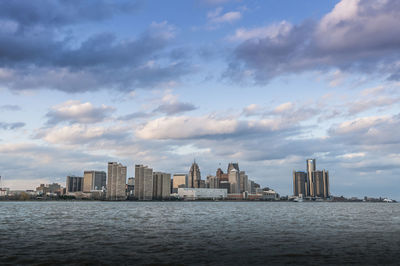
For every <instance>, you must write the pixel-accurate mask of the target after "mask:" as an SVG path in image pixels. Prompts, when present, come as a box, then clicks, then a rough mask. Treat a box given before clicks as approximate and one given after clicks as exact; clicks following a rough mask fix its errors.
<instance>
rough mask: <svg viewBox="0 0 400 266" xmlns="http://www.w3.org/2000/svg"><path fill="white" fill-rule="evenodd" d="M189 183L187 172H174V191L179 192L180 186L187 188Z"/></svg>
mask: <svg viewBox="0 0 400 266" xmlns="http://www.w3.org/2000/svg"><path fill="white" fill-rule="evenodd" d="M187 184H188V175H187V174H174V176H173V180H172V193H178V188H185V187H187Z"/></svg>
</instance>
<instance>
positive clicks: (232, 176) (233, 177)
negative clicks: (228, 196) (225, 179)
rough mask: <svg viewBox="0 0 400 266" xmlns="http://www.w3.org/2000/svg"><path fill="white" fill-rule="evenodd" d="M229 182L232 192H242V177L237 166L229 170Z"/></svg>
mask: <svg viewBox="0 0 400 266" xmlns="http://www.w3.org/2000/svg"><path fill="white" fill-rule="evenodd" d="M229 184H230V187H231V189H230V193H233V194H236V193H240V177H239V172H238V170H236V169H235V168H232V169H231V171H230V172H229Z"/></svg>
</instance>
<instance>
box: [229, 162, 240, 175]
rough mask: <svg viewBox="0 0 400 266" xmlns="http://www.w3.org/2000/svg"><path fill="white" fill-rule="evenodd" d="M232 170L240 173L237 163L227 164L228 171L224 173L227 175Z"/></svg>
mask: <svg viewBox="0 0 400 266" xmlns="http://www.w3.org/2000/svg"><path fill="white" fill-rule="evenodd" d="M232 169H236V171H238V172H240V170H239V163H229V164H228V170H227V171H226V172H227V173H228V174H229V173H230V172H231V170H232Z"/></svg>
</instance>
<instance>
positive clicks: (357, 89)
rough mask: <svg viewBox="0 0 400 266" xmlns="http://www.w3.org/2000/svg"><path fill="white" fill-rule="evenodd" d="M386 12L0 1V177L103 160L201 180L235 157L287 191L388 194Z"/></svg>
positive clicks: (392, 131) (399, 31) (247, 4)
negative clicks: (310, 178)
mask: <svg viewBox="0 0 400 266" xmlns="http://www.w3.org/2000/svg"><path fill="white" fill-rule="evenodd" d="M399 18H400V2H399V1H396V0H342V1H333V0H330V1H320V0H308V1H296V0H285V1H282V0H265V1H264V0H249V1H244V0H242V1H240V0H193V1H186V0H171V1H161V0H158V1H155V0H153V1H152V0H150V1H106V0H96V1H94V0H93V1H89V0H88V1H80V2H79V4H78V3H77V2H75V1H56V0H40V1H1V2H0V114H1V116H0V175H1V176H2V179H3V186H6V187H9V188H10V189H34V188H35V187H37V186H38V185H39V184H40V183H50V182H58V183H62V184H65V179H66V176H67V175H78V176H82V175H83V171H84V170H92V169H94V170H104V171H105V170H106V168H107V162H109V161H117V162H121V163H123V164H125V165H127V166H128V176H133V175H134V165H135V164H145V165H148V166H150V167H152V168H153V169H154V170H157V171H164V172H169V173H172V174H173V173H181V172H188V170H189V168H190V165H191V163H192V162H193V160H196V162H197V163H198V164H199V166H200V170H201V174H202V178H203V179H204V178H205V177H206V176H207V175H209V174H214V175H215V172H216V170H217V168H219V167H221V168H222V169H223V170H224V171H226V168H227V165H228V163H229V162H238V163H239V167H240V170H244V171H246V172H247V174H248V175H249V178H250V179H252V180H254V181H256V182H257V183H259V184H261V186H262V187H266V186H268V187H270V188H273V189H275V190H276V191H277V192H278V193H280V194H281V195H291V194H292V171H293V170H299V171H301V170H303V171H304V170H305V168H306V163H305V161H306V159H307V158H316V162H317V163H316V165H317V169H320V170H322V169H326V170H328V171H329V174H330V189H331V194H333V195H337V196H341V195H344V196H347V197H351V196H357V197H364V196H371V197H379V196H382V197H389V198H394V199H400V180H399V174H400V168H399V167H400V137H399V132H400V108H399V107H400V105H399V103H400V90H399V89H400V82H399V81H400V27H398V25H399V22H400V21H399Z"/></svg>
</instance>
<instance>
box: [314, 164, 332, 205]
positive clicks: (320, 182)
mask: <svg viewBox="0 0 400 266" xmlns="http://www.w3.org/2000/svg"><path fill="white" fill-rule="evenodd" d="M311 174H312V182H313V189H314V191H313V192H312V194H313V195H314V196H315V197H320V198H327V197H329V172H328V171H325V170H322V171H314V172H312V173H311Z"/></svg>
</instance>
